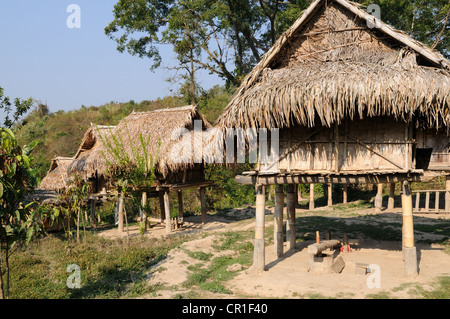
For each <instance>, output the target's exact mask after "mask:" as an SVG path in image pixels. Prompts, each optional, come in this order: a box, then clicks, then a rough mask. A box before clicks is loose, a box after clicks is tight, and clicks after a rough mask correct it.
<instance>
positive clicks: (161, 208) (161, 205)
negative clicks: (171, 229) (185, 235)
mask: <svg viewBox="0 0 450 319" xmlns="http://www.w3.org/2000/svg"><path fill="white" fill-rule="evenodd" d="M159 211H160V214H161V223H164V221H165V220H166V211H165V208H164V192H159Z"/></svg>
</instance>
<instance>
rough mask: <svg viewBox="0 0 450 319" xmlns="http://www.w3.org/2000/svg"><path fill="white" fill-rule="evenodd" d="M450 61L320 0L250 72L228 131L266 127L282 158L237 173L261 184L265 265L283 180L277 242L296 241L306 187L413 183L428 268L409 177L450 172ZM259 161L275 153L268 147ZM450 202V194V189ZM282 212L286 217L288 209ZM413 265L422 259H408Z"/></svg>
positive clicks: (225, 118)
mask: <svg viewBox="0 0 450 319" xmlns="http://www.w3.org/2000/svg"><path fill="white" fill-rule="evenodd" d="M449 103H450V63H449V61H448V60H447V59H446V58H445V57H444V56H443V55H441V54H440V53H439V52H437V51H435V50H432V49H430V48H428V47H427V46H425V45H423V44H422V43H419V42H417V41H415V40H413V39H411V38H410V37H409V36H408V35H407V34H405V33H404V32H402V31H399V30H395V29H394V28H393V27H391V26H389V25H387V24H385V23H383V22H382V21H380V20H379V19H376V18H375V17H374V16H372V15H370V14H369V13H367V12H366V11H365V10H364V9H362V8H361V7H359V6H357V5H356V4H354V3H351V2H349V1H346V0H316V1H313V2H312V3H311V5H310V7H309V8H308V9H307V10H305V11H304V13H303V14H302V15H301V17H300V18H299V19H298V20H297V21H296V22H295V23H294V24H293V26H292V27H291V28H290V29H288V30H287V31H286V32H285V33H284V34H283V35H282V36H281V37H280V38H279V39H278V41H277V42H276V43H275V45H274V46H273V47H272V48H271V49H270V50H269V51H268V52H267V53H266V54H265V55H264V56H263V58H262V59H261V61H260V62H259V63H258V65H257V66H256V67H255V68H254V69H253V71H252V72H251V73H250V74H249V75H248V76H247V77H246V78H245V79H244V81H243V83H242V85H241V87H240V88H239V89H238V90H237V93H236V94H235V96H234V97H233V98H232V100H231V102H230V103H229V105H228V106H227V107H226V109H225V111H224V113H223V114H222V115H221V117H220V118H219V119H218V122H217V126H218V127H221V128H222V129H223V130H225V129H227V128H243V129H249V128H256V129H261V128H265V129H267V131H268V132H269V133H271V134H272V136H271V135H270V134H268V145H269V149H272V151H273V148H274V147H276V148H277V150H276V151H277V152H276V153H278V156H274V157H269V158H268V161H264V162H263V161H261V160H259V161H258V165H257V168H256V170H255V171H252V172H247V173H246V174H242V175H240V176H237V177H236V180H237V182H239V183H243V184H254V185H255V186H256V194H257V199H256V205H257V215H256V234H255V259H254V266H255V268H256V269H259V270H263V269H264V264H265V262H264V206H265V198H264V187H265V186H267V185H278V188H277V197H276V198H277V202H276V210H275V214H276V216H275V220H276V221H275V232H276V234H275V238H276V240H275V246H276V249H277V253H278V256H281V255H282V254H283V241H282V238H283V234H282V225H283V220H282V219H283V217H282V216H283V215H282V205H283V203H284V194H283V185H288V193H287V210H288V216H287V218H288V224H287V229H288V230H287V237H288V239H287V241H288V245H289V247H290V248H294V247H295V204H293V202H292V201H293V200H294V201H295V200H296V198H297V195H296V194H295V192H296V187H295V185H296V184H309V183H328V184H331V183H339V184H360V183H395V182H402V183H403V195H404V196H406V197H405V198H406V199H407V200H406V202H405V203H404V207H403V209H404V218H403V220H404V233H403V247H404V250H407V252H406V255H408V256H412V255H411V254H414V256H413V257H411V258H405V264H406V265H407V266H406V272H407V273H408V274H416V273H417V259H416V257H415V245H414V234H413V228H412V210H411V209H410V208H411V207H412V204H408V202H409V201H410V200H411V196H410V188H409V182H411V181H419V180H421V179H422V178H423V177H424V176H425V175H426V174H428V173H430V172H432V171H438V173H439V174H445V173H447V172H448V173H450V152H449V151H450V138H449V122H450V112H449ZM259 155H260V157H259V159H261V158H263V157H262V154H259ZM446 196H447V202H449V201H450V199H449V193H448V192H447V195H446ZM280 214H281V215H280ZM408 261H410V262H408Z"/></svg>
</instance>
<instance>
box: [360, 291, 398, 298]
mask: <svg viewBox="0 0 450 319" xmlns="http://www.w3.org/2000/svg"><path fill="white" fill-rule="evenodd" d="M392 298H393V297H392V295H391V293H390V292H388V291H380V292H378V293H376V294H368V295H366V299H392Z"/></svg>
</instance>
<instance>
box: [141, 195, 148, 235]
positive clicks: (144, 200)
mask: <svg viewBox="0 0 450 319" xmlns="http://www.w3.org/2000/svg"><path fill="white" fill-rule="evenodd" d="M141 204H142V208H141V209H142V216H141V223H142V225H143V226H144V231H147V213H146V212H145V206H146V205H147V192H143V193H142V201H141Z"/></svg>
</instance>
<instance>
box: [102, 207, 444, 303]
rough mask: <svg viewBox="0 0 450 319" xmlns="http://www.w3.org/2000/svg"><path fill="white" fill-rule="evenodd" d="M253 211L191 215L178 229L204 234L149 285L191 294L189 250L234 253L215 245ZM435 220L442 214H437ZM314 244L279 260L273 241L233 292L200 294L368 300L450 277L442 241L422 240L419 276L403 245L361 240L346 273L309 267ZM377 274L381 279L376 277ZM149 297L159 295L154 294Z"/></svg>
mask: <svg viewBox="0 0 450 319" xmlns="http://www.w3.org/2000/svg"><path fill="white" fill-rule="evenodd" d="M267 213H270V211H268V212H267ZM366 213H368V214H372V213H373V210H367V212H366ZM233 214H235V215H233ZM252 214H254V211H253V210H251V209H246V210H244V211H242V210H241V211H239V210H232V211H230V212H229V216H230V217H233V216H241V217H244V218H246V219H244V220H241V221H239V220H232V221H230V220H229V219H224V218H217V217H210V218H209V221H208V223H207V224H206V225H201V224H200V223H199V220H198V217H192V218H186V223H185V227H184V229H183V230H177V231H176V232H175V233H180V234H181V233H183V232H184V233H198V234H202V236H201V237H200V238H197V239H195V240H192V241H187V242H185V243H184V244H183V245H181V246H180V247H179V248H177V249H174V250H172V251H171V252H170V253H169V255H168V257H167V258H166V259H165V260H163V261H162V262H160V263H159V264H157V265H156V266H155V267H153V268H152V270H151V271H150V272H149V274H148V278H149V279H148V283H149V284H162V285H164V287H169V288H170V289H166V290H160V291H158V294H157V296H156V298H173V297H175V296H177V295H179V294H186V293H188V292H189V289H186V288H183V285H182V284H183V282H185V281H186V280H187V278H188V274H189V273H190V270H189V266H192V265H195V264H197V263H199V260H198V259H196V258H194V257H192V256H191V255H190V254H189V253H190V252H191V253H192V252H203V253H204V254H211V256H212V257H211V258H210V260H212V259H213V258H215V257H217V256H220V255H227V254H228V255H230V256H232V255H233V253H234V252H233V251H217V250H216V249H214V246H213V245H214V243H215V242H217V240H218V236H219V235H220V233H223V232H225V231H239V230H252V229H253V228H254V219H253V218H248V217H251V216H252ZM427 217H428V218H433V216H427ZM448 217H450V216H446V217H445V218H446V221H447V222H448ZM383 218H386V220H389V221H391V222H393V221H395V222H401V214H397V213H393V214H391V215H384V217H383ZM435 218H442V217H441V216H435ZM443 221H444V222H445V220H443ZM352 222H354V221H353V220H352ZM358 222H362V221H360V220H358ZM270 223H271V222H270V221H267V222H266V226H267V227H269V226H270ZM114 234H115V235H114ZM116 235H117V230H116V229H113V230H109V231H106V232H103V233H102V236H106V237H114V236H116ZM136 235H138V229H137V226H136V229H131V230H130V236H136ZM147 236H164V227H163V226H154V227H153V228H152V229H151V231H150V232H149V234H147ZM418 236H420V232H418ZM422 237H423V238H432V237H433V235H432V234H426V233H424V234H423V236H422ZM311 243H312V242H311V241H305V242H299V243H297V247H296V250H295V251H290V252H286V250H287V248H286V247H285V252H286V253H285V255H284V256H283V257H282V258H280V259H278V258H277V257H276V254H275V252H274V247H273V245H269V246H266V271H264V272H262V273H256V272H254V271H253V270H252V269H251V268H249V269H245V268H243V269H240V268H237V270H230V271H237V273H238V275H237V276H236V277H235V278H233V279H232V280H229V281H227V282H225V283H224V285H225V286H226V287H227V288H228V289H229V290H231V291H232V294H225V295H218V294H212V293H207V292H201V293H200V296H201V298H254V297H256V298H314V297H322V298H324V297H337V298H367V297H371V296H372V297H373V295H376V294H378V295H379V296H387V297H389V298H414V297H415V295H414V294H413V293H412V290H414V288H415V287H417V285H419V286H420V287H422V288H424V289H427V288H430V287H432V286H431V285H432V283H433V281H434V280H436V279H437V278H438V277H439V276H449V275H450V255H449V254H448V253H445V252H444V251H443V248H442V247H441V246H439V245H428V244H417V252H418V259H419V276H418V277H416V278H405V276H404V269H403V267H404V263H403V259H402V251H401V243H400V242H392V241H375V240H360V242H359V245H358V246H354V247H353V249H352V251H351V252H345V251H344V252H341V253H340V254H339V256H341V257H342V258H343V260H344V261H345V267H344V269H343V270H342V272H341V273H339V274H337V273H322V274H317V273H313V272H310V271H309V270H308V268H309V267H308V265H309V256H308V253H307V245H309V244H311ZM357 263H364V264H373V265H375V266H376V267H378V268H375V270H377V271H376V272H375V273H374V274H365V275H363V274H357V273H356V270H355V267H356V264H357ZM206 266H207V263H206ZM377 273H378V274H379V275H380V277H376V274H377ZM375 278H380V281H379V288H378V287H370V286H371V283H372V286H373V284H376V283H377V282H376V281H374V280H375ZM383 294H384V295H383ZM148 297H149V298H155V296H148Z"/></svg>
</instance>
